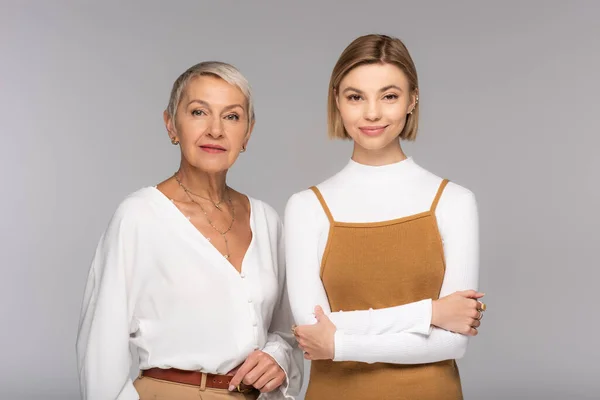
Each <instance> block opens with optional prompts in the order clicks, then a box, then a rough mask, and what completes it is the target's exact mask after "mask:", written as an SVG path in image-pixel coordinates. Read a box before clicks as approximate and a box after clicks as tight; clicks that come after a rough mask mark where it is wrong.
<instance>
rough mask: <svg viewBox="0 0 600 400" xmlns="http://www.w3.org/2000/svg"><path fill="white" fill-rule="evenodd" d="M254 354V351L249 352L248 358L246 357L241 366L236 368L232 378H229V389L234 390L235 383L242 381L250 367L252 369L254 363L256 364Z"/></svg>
mask: <svg viewBox="0 0 600 400" xmlns="http://www.w3.org/2000/svg"><path fill="white" fill-rule="evenodd" d="M255 354H256V353H252V354H250V356H248V358H247V359H246V361H244V363H243V364H242V366H241V367H240V368H239V369H238V370H237V372H236V373H235V375H234V376H233V378H231V382H230V383H229V390H230V391H232V390H235V388H236V387H237V385H239V384H240V383H242V380H243V379H244V377H245V376H246V374H247V373H248V372H250V371H251V370H252V369H254V367H255V366H256V364H258V360H257V359H256V356H255Z"/></svg>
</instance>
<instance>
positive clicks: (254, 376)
mask: <svg viewBox="0 0 600 400" xmlns="http://www.w3.org/2000/svg"><path fill="white" fill-rule="evenodd" d="M258 359H259V361H258V364H256V366H255V367H254V368H252V370H251V371H250V372H248V373H247V374H246V376H244V379H242V382H243V383H245V384H246V385H253V386H254V384H255V383H256V381H257V380H259V379H260V377H261V376H263V375H264V374H265V373H266V372H267V371H268V370H269V368H271V366H273V364H274V362H273V361H272V359H271V357H270V356H268V355H266V354H261V355H259V356H258Z"/></svg>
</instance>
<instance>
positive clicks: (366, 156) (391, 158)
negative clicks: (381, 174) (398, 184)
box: [352, 140, 407, 166]
mask: <svg viewBox="0 0 600 400" xmlns="http://www.w3.org/2000/svg"><path fill="white" fill-rule="evenodd" d="M406 158H407V157H406V155H405V154H404V152H403V151H402V146H400V140H397V141H393V142H392V143H390V144H389V145H388V146H386V147H384V148H382V149H377V150H371V149H366V148H364V147H362V146H360V145H358V143H356V142H354V151H353V152H352V160H354V161H355V162H357V163H359V164H364V165H371V166H381V165H388V164H394V163H397V162H400V161H403V160H406Z"/></svg>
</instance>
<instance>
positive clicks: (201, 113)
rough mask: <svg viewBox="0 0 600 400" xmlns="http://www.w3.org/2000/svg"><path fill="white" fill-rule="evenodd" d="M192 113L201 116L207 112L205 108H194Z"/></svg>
mask: <svg viewBox="0 0 600 400" xmlns="http://www.w3.org/2000/svg"><path fill="white" fill-rule="evenodd" d="M192 115H193V116H195V117H199V116H201V115H206V112H204V110H192Z"/></svg>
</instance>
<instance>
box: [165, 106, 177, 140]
mask: <svg viewBox="0 0 600 400" xmlns="http://www.w3.org/2000/svg"><path fill="white" fill-rule="evenodd" d="M163 120H164V121H165V127H166V128H167V134H168V135H169V139H173V138H175V137H177V132H176V131H175V122H174V121H173V118H171V115H169V112H168V111H167V110H165V111H164V112H163Z"/></svg>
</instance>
